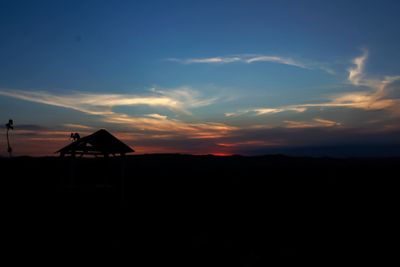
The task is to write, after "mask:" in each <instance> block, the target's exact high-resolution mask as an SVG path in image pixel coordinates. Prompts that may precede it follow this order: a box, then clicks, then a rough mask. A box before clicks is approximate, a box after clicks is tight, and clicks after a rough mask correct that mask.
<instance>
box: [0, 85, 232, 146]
mask: <svg viewBox="0 0 400 267" xmlns="http://www.w3.org/2000/svg"><path fill="white" fill-rule="evenodd" d="M0 95H3V96H8V97H13V98H17V99H21V100H25V101H30V102H35V103H41V104H47V105H53V106H58V107H63V108H68V109H73V110H77V111H80V112H83V113H86V114H89V115H96V116H100V118H101V120H102V121H103V122H106V123H111V124H120V125H123V126H124V127H128V128H130V129H135V130H137V131H139V132H163V133H166V134H168V136H181V137H182V136H185V137H187V138H199V139H203V138H217V137H221V136H224V135H227V134H229V133H230V132H231V131H233V130H235V127H233V126H228V125H225V124H223V123H214V122H201V123H190V122H184V121H181V120H178V119H173V118H169V117H168V116H166V115H161V114H158V113H151V114H142V115H136V116H131V115H128V114H125V113H120V112H115V111H114V110H113V109H114V108H115V107H120V106H139V105H145V106H149V107H157V108H165V109H168V110H171V111H174V112H178V113H183V114H186V115H188V114H190V109H193V108H198V107H203V106H207V105H211V104H213V103H214V102H215V101H216V98H201V97H200V95H199V93H198V92H197V91H195V90H193V89H190V88H178V89H174V90H160V89H152V90H151V95H147V96H137V95H129V94H98V93H96V94H95V93H74V94H68V95H60V94H55V93H49V92H37V91H22V90H0ZM64 126H66V127H71V128H79V129H83V128H84V127H85V126H84V127H82V125H77V124H71V123H70V124H66V125H64Z"/></svg>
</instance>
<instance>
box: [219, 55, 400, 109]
mask: <svg viewBox="0 0 400 267" xmlns="http://www.w3.org/2000/svg"><path fill="white" fill-rule="evenodd" d="M367 58H368V53H367V51H364V53H363V54H362V55H361V56H359V57H356V58H355V59H354V60H353V64H354V66H352V67H351V68H349V69H348V78H347V79H348V81H349V83H350V84H351V85H353V86H363V87H366V88H368V90H367V91H362V92H360V91H357V92H347V93H343V94H338V95H334V96H331V97H330V99H329V100H328V101H326V102H320V103H305V104H294V105H287V106H281V107H275V108H271V107H258V108H250V109H244V110H239V111H236V112H228V113H225V116H227V117H234V116H240V115H243V114H254V115H271V114H276V113H281V112H297V113H299V112H305V111H307V110H309V109H313V108H314V109H315V108H348V109H362V110H387V111H390V112H392V113H400V108H399V107H400V101H399V99H397V98H394V97H392V96H391V95H390V92H389V91H388V88H389V87H390V86H391V85H393V84H394V83H395V82H397V81H400V76H387V77H384V78H382V79H368V78H366V75H365V72H364V69H365V64H366V60H367Z"/></svg>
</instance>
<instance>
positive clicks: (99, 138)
mask: <svg viewBox="0 0 400 267" xmlns="http://www.w3.org/2000/svg"><path fill="white" fill-rule="evenodd" d="M131 152H135V151H134V150H133V149H132V148H130V147H129V146H127V145H126V144H124V143H123V142H122V141H120V140H119V139H118V138H116V137H115V136H113V135H112V134H110V133H109V132H107V131H106V130H104V129H101V130H98V131H97V132H95V133H93V134H91V135H88V136H85V137H82V138H80V139H78V140H77V141H75V142H73V143H71V144H69V145H67V146H65V147H63V148H61V149H60V150H58V151H57V152H56V153H60V155H65V154H71V155H75V154H80V155H110V154H120V155H124V154H127V153H131Z"/></svg>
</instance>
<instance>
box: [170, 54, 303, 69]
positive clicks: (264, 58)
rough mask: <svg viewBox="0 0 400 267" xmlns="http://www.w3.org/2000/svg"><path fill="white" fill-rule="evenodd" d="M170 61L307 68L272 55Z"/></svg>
mask: <svg viewBox="0 0 400 267" xmlns="http://www.w3.org/2000/svg"><path fill="white" fill-rule="evenodd" d="M169 60H170V61H175V62H179V63H182V64H227V63H235V62H242V63H247V64H251V63H256V62H273V63H278V64H284V65H289V66H295V67H298V68H303V69H309V68H310V67H309V66H306V65H305V64H304V63H302V62H299V61H297V60H294V59H292V58H289V57H281V56H274V55H237V56H218V57H204V58H187V59H176V58H172V59H169Z"/></svg>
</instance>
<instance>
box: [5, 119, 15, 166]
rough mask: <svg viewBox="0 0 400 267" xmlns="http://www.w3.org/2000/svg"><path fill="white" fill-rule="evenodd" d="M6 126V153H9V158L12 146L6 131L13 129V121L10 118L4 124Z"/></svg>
mask: <svg viewBox="0 0 400 267" xmlns="http://www.w3.org/2000/svg"><path fill="white" fill-rule="evenodd" d="M6 127H7V151H8V154H9V155H10V158H11V157H12V148H11V146H10V138H9V136H8V132H9V131H10V130H13V129H14V122H13V120H12V119H9V120H8V123H7V124H6Z"/></svg>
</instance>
